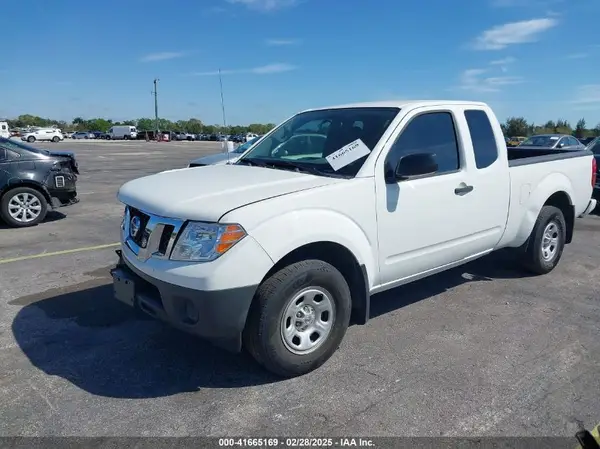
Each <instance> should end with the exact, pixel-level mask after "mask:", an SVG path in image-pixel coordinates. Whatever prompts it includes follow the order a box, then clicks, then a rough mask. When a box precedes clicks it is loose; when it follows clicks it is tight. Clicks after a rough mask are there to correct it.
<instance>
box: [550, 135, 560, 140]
mask: <svg viewBox="0 0 600 449" xmlns="http://www.w3.org/2000/svg"><path fill="white" fill-rule="evenodd" d="M550 140H558V137H556V136H552V137H550Z"/></svg>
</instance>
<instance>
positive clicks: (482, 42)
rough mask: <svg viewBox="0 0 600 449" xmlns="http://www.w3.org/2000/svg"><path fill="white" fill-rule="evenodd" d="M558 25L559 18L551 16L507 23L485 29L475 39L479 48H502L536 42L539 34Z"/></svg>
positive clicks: (476, 46)
mask: <svg viewBox="0 0 600 449" xmlns="http://www.w3.org/2000/svg"><path fill="white" fill-rule="evenodd" d="M556 25H558V20H556V19H551V18H548V17H547V18H543V19H532V20H523V21H521V22H511V23H505V24H504V25H498V26H495V27H493V28H490V29H489V30H486V31H484V32H483V33H482V34H481V35H480V36H479V37H477V39H476V40H475V44H474V47H475V49H477V50H502V49H503V48H506V47H508V46H510V45H515V44H523V43H527V42H535V41H536V40H537V39H538V37H539V35H540V34H541V33H542V32H544V31H546V30H549V29H550V28H553V27H555V26H556Z"/></svg>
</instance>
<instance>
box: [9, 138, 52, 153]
mask: <svg viewBox="0 0 600 449" xmlns="http://www.w3.org/2000/svg"><path fill="white" fill-rule="evenodd" d="M0 145H2V146H3V147H4V148H8V149H12V150H14V149H21V150H27V151H31V152H32V153H36V154H49V151H48V150H42V149H41V148H35V147H32V146H30V145H26V144H24V143H21V142H18V141H16V140H14V139H4V138H0Z"/></svg>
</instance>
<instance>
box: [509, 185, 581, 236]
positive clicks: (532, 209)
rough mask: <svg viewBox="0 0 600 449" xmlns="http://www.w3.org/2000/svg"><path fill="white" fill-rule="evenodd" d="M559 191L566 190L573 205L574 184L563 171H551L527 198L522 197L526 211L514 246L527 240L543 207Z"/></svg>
mask: <svg viewBox="0 0 600 449" xmlns="http://www.w3.org/2000/svg"><path fill="white" fill-rule="evenodd" d="M558 192H564V193H565V194H566V195H567V197H568V198H569V204H570V205H571V206H572V205H573V200H572V198H574V193H573V186H572V184H571V181H570V180H569V178H568V177H567V176H565V175H564V174H562V173H551V174H549V175H548V176H546V177H545V178H544V179H542V181H541V182H540V183H539V184H538V185H537V187H536V188H535V190H534V191H532V192H531V193H530V194H529V196H528V197H526V199H525V200H523V198H521V201H522V203H523V205H522V207H523V208H524V209H525V212H524V214H523V219H522V221H521V226H520V227H519V230H518V231H517V235H516V237H515V240H514V242H513V244H514V246H520V245H522V244H524V243H525V242H526V241H527V239H528V238H529V235H530V234H531V231H532V230H533V226H534V225H535V221H536V220H537V217H538V215H539V214H540V211H541V210H542V207H543V206H544V204H545V203H546V201H548V199H549V198H550V197H551V196H552V195H554V194H555V193H558ZM511 246H513V245H511Z"/></svg>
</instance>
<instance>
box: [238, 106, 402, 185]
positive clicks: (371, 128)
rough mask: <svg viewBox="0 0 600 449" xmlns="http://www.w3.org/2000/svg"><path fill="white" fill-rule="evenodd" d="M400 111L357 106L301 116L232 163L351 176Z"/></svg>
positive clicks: (358, 168)
mask: <svg viewBox="0 0 600 449" xmlns="http://www.w3.org/2000/svg"><path fill="white" fill-rule="evenodd" d="M399 111H400V109H399V108H391V107H390V108H385V107H357V108H340V109H322V110H316V111H308V112H302V113H300V114H297V115H295V116H294V117H292V118H291V119H289V120H288V121H287V122H285V123H283V124H282V125H280V126H278V127H277V128H276V129H275V130H273V131H272V132H271V133H269V134H268V135H267V136H265V137H263V138H262V140H261V141H260V142H259V143H258V144H256V145H255V146H254V148H252V149H251V150H250V151H249V152H248V153H246V155H245V156H243V157H242V158H241V159H240V160H239V161H238V162H237V164H241V165H243V164H247V165H259V166H266V167H269V168H278V169H290V170H296V171H309V172H311V173H313V174H319V175H322V176H328V175H329V176H331V175H335V176H343V177H354V176H356V174H357V173H358V171H359V170H360V168H361V167H362V165H363V164H364V162H365V160H366V158H367V157H368V155H369V154H370V152H371V151H372V150H373V148H374V147H375V145H376V144H377V142H379V139H381V136H382V135H383V133H384V132H385V130H386V129H387V127H388V126H389V125H390V123H391V122H392V120H394V118H395V117H396V115H397V114H398V112H399ZM348 144H352V146H350V145H348ZM347 145H348V147H347V148H344V147H346V146H347ZM338 150H342V151H339V152H338ZM334 153H335V154H334Z"/></svg>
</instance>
